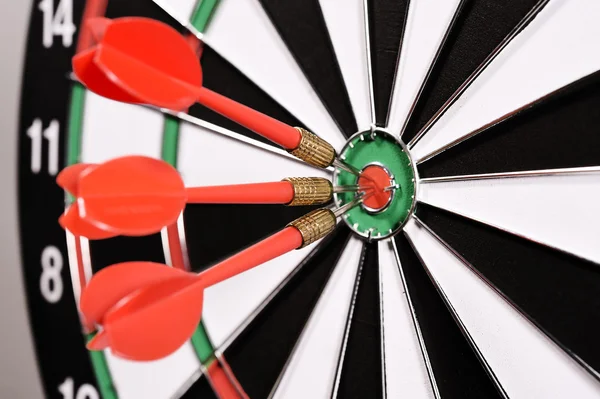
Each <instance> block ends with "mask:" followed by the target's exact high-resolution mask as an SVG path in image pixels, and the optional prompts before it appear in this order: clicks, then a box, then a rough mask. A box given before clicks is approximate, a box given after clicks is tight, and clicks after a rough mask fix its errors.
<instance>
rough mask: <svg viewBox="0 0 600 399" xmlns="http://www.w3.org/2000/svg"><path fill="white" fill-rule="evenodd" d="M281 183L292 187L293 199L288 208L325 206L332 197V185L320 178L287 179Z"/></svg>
mask: <svg viewBox="0 0 600 399" xmlns="http://www.w3.org/2000/svg"><path fill="white" fill-rule="evenodd" d="M283 181H287V182H289V183H291V184H292V187H294V199H293V200H292V202H290V203H289V204H287V205H288V206H300V205H320V204H325V203H327V202H329V200H331V197H332V196H333V185H332V184H331V182H330V181H329V180H327V179H323V178H322V177H288V178H286V179H283Z"/></svg>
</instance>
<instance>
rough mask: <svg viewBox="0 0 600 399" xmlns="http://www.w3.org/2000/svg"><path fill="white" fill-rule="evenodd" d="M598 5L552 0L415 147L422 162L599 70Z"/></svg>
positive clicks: (415, 154) (588, 1) (587, 0)
mask: <svg viewBox="0 0 600 399" xmlns="http://www.w3.org/2000/svg"><path fill="white" fill-rule="evenodd" d="M599 19H600V2H599V1H597V0H576V1H567V0H553V1H550V3H549V4H548V5H546V7H545V8H543V9H542V11H541V12H540V13H539V15H537V16H536V17H535V18H534V20H533V21H532V22H531V23H530V24H529V25H528V26H527V27H526V28H525V29H524V30H523V31H522V32H521V33H520V34H519V35H518V36H517V37H515V38H514V39H513V40H512V41H511V42H510V43H509V44H508V45H507V47H506V48H505V49H504V50H502V52H501V53H500V54H499V55H498V56H497V57H496V59H494V60H493V61H492V63H491V64H490V65H489V66H488V67H487V68H486V69H485V70H484V71H483V72H482V73H481V75H480V76H479V77H478V78H477V79H476V80H475V81H474V82H473V84H472V85H471V86H470V87H469V88H467V89H466V91H465V92H464V93H463V94H462V95H461V96H460V97H459V99H458V100H457V101H456V103H454V104H453V105H452V106H451V107H450V108H449V109H448V110H447V112H446V113H445V114H444V115H443V116H442V117H441V118H440V119H439V120H438V121H437V122H436V123H435V124H434V125H433V126H432V127H431V129H430V130H429V131H428V132H427V133H426V134H425V136H424V137H423V138H422V139H421V140H420V141H419V142H417V144H416V145H415V146H414V148H413V151H412V154H413V159H415V160H416V161H417V162H418V161H423V160H424V159H427V158H428V157H429V155H430V154H432V153H435V152H436V151H438V150H440V149H441V148H442V147H444V146H446V145H449V144H451V143H454V142H455V141H457V140H461V139H463V138H465V136H468V135H470V134H472V133H475V132H477V131H479V130H481V129H484V128H487V127H488V126H489V125H490V124H492V123H496V122H497V121H499V120H502V119H504V118H507V117H509V116H510V115H511V114H512V113H513V112H514V111H515V110H518V109H520V108H522V107H525V106H527V105H528V104H530V103H532V102H534V101H536V100H538V99H540V98H541V97H543V96H545V95H547V94H549V93H552V92H553V91H555V90H557V89H559V88H561V87H563V86H565V85H567V84H569V83H572V82H574V81H576V80H577V79H580V78H582V77H584V76H586V75H588V74H590V73H593V72H595V71H597V70H598V69H600V51H598V41H597V38H598V37H599V36H600V24H599V23H598V20H599Z"/></svg>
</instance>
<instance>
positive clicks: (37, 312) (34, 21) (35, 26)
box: [4, 1, 98, 399]
mask: <svg viewBox="0 0 600 399" xmlns="http://www.w3.org/2000/svg"><path fill="white" fill-rule="evenodd" d="M54 6H55V8H56V7H58V2H55V3H54ZM83 6H84V2H83V1H74V2H73V21H74V23H76V24H78V23H79V21H80V19H81V16H82V14H83ZM31 10H32V13H31V17H30V20H29V33H28V42H27V53H26V58H25V64H24V65H25V66H24V69H23V82H22V96H21V112H20V122H19V130H18V132H13V131H10V132H5V134H17V136H18V137H19V147H18V200H19V201H18V207H19V233H20V244H21V248H20V249H21V262H22V265H21V267H22V270H23V281H24V290H25V292H24V293H23V295H24V296H26V300H27V306H28V310H29V314H28V316H29V322H30V327H31V329H30V331H31V334H32V338H33V344H34V348H35V353H36V358H37V359H36V360H37V365H38V369H39V372H40V377H41V381H42V384H43V392H44V394H45V397H46V398H56V399H62V398H63V395H62V394H61V393H60V391H59V386H61V385H62V384H64V383H65V382H67V383H68V380H67V379H68V378H71V379H72V383H73V387H74V389H75V390H76V389H78V388H79V387H81V385H83V384H91V385H92V386H94V387H95V389H96V391H98V388H97V386H98V385H97V382H96V378H95V376H94V372H93V370H92V367H91V363H90V358H89V354H88V351H87V349H86V348H85V339H84V336H83V334H82V332H81V330H82V328H81V324H80V322H79V316H78V312H77V305H76V304H75V298H74V296H73V289H72V286H71V274H70V271H69V259H68V253H67V245H66V240H65V231H64V230H63V229H62V228H61V227H60V225H59V224H58V218H59V216H60V215H61V213H62V212H63V211H64V207H65V202H64V200H65V197H64V191H63V190H62V189H61V188H60V187H59V186H58V185H57V184H56V181H55V178H56V176H53V175H51V174H50V173H49V172H48V153H49V148H48V147H49V145H48V141H46V140H43V141H42V152H41V155H42V158H41V160H42V162H41V170H40V171H39V172H38V173H34V172H32V169H31V157H32V140H31V139H30V138H29V137H28V136H27V130H28V129H29V128H30V127H31V126H32V125H33V123H34V121H35V120H36V119H38V120H39V121H40V123H41V124H42V129H46V128H48V126H49V124H50V122H51V121H53V120H55V121H57V122H58V123H59V125H60V130H59V140H60V141H59V153H58V162H59V167H60V168H62V167H64V166H65V162H66V159H65V155H66V153H65V149H66V148H65V147H66V135H67V129H68V122H67V109H68V106H69V101H70V93H71V84H70V83H69V82H68V81H67V80H66V78H65V76H66V75H67V73H68V72H69V71H70V70H71V57H72V56H73V55H74V46H71V47H64V46H63V45H62V38H61V37H55V38H54V44H53V46H52V47H50V48H45V47H44V46H43V44H42V37H43V36H42V31H43V27H44V23H43V13H42V12H41V10H39V9H38V7H37V3H36V6H35V7H31ZM78 34H79V30H78V31H77V32H76V35H75V37H74V38H73V40H74V42H76V41H77V36H78ZM40 133H41V132H40ZM11 173H13V172H12V171H11ZM7 190H10V189H7ZM4 195H12V194H8V193H7V192H6V193H5V194H4ZM6 228H9V226H6ZM44 253H45V254H46V258H47V260H48V262H47V263H46V265H47V266H46V267H47V268H48V266H49V267H51V268H52V269H53V270H55V271H56V274H55V278H53V279H52V281H53V282H51V281H48V287H49V288H48V290H49V291H51V292H52V293H54V295H53V296H51V297H50V298H52V300H51V301H49V300H48V299H46V297H45V296H44V295H43V294H42V291H41V286H42V275H43V270H44V269H43V266H42V255H43V254H44ZM61 266H62V267H61ZM50 275H54V273H51V274H50ZM47 276H48V275H47ZM44 280H45V278H44ZM44 285H45V284H44ZM59 287H62V289H61V288H59ZM6 306H10V304H6ZM5 328H6V327H5ZM7 361H8V359H7ZM25 383H30V384H37V382H34V381H26V382H25Z"/></svg>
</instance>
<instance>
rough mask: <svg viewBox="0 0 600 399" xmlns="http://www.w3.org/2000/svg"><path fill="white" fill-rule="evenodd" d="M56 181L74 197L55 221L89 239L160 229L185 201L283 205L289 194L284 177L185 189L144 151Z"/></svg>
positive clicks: (75, 169)
mask: <svg viewBox="0 0 600 399" xmlns="http://www.w3.org/2000/svg"><path fill="white" fill-rule="evenodd" d="M56 180H57V183H58V185H59V186H60V187H62V188H64V189H65V190H67V191H68V192H69V193H71V194H72V195H74V196H75V197H76V198H77V201H76V202H74V203H73V204H72V205H71V206H70V207H69V209H68V210H67V211H66V212H65V214H64V215H63V216H61V218H60V224H61V225H62V226H63V227H64V228H66V229H68V230H70V231H71V232H73V233H74V234H76V235H81V236H84V237H87V238H89V239H103V238H109V237H114V236H116V235H131V236H141V235H147V234H153V233H156V232H159V231H160V230H161V229H162V228H163V227H164V226H166V225H169V224H172V223H175V222H176V221H177V218H178V217H179V215H180V214H181V212H182V211H183V209H184V208H185V205H186V203H197V204H211V203H218V204H288V203H290V202H291V201H292V200H293V199H294V188H293V186H292V184H291V183H290V182H287V181H281V182H268V183H253V184H239V185H225V186H209V187H187V188H186V187H185V185H184V183H183V180H182V179H181V176H180V175H179V173H178V172H177V170H176V169H175V168H173V167H172V166H171V165H169V164H168V163H167V162H164V161H162V160H158V159H154V158H150V157H144V156H126V157H120V158H115V159H113V160H110V161H107V162H105V163H103V164H100V165H90V164H76V165H73V166H69V167H67V168H65V169H64V170H63V171H61V173H59V175H58V177H57V179H56Z"/></svg>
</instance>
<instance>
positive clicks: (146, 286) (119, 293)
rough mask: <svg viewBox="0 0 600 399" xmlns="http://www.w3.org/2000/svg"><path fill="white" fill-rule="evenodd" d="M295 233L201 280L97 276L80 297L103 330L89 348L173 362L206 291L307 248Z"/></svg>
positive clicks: (142, 265)
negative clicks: (295, 250)
mask: <svg viewBox="0 0 600 399" xmlns="http://www.w3.org/2000/svg"><path fill="white" fill-rule="evenodd" d="M302 243H303V241H302V235H301V234H300V232H299V231H298V230H297V229H296V228H294V227H286V228H285V229H283V230H281V231H280V232H278V233H276V234H274V235H272V236H271V237H268V238H266V239H265V240H263V241H261V242H259V243H257V244H255V245H253V246H251V247H249V248H247V249H246V250H244V251H242V252H240V253H238V254H236V255H234V256H232V257H230V258H228V259H226V260H224V261H223V262H221V263H219V264H217V265H216V266H214V267H212V268H210V269H208V270H207V271H205V272H202V273H200V274H192V273H187V272H184V271H182V270H178V269H173V268H168V267H166V266H165V265H161V264H156V263H150V262H127V263H121V264H117V265H113V266H110V267H107V268H105V269H103V270H101V271H100V272H98V273H97V274H95V275H94V276H93V277H92V279H91V281H90V283H89V284H88V286H87V287H86V288H85V289H84V291H83V293H82V295H81V303H80V308H81V312H82V314H83V315H84V318H85V320H86V321H87V322H91V323H95V324H101V325H102V327H103V329H102V330H101V331H100V332H99V333H98V334H97V335H96V337H95V338H94V339H93V340H92V341H90V342H89V343H88V348H89V349H92V350H102V349H105V348H107V347H110V348H111V349H112V351H113V352H114V353H115V354H116V355H117V356H120V357H123V358H127V359H132V360H137V361H149V360H156V359H160V358H162V357H165V356H168V355H169V354H171V353H172V352H174V351H175V350H177V349H178V348H179V347H180V346H181V345H183V344H184V343H185V341H187V340H188V339H190V337H191V336H192V334H193V332H194V330H195V328H196V326H197V325H198V323H199V322H200V318H201V315H202V300H203V293H204V289H205V288H207V287H209V286H211V285H214V284H217V283H219V282H221V281H223V280H226V279H228V278H230V277H233V276H235V275H237V274H239V273H242V272H244V271H246V270H248V269H250V268H253V267H255V266H258V265H260V264H262V263H264V262H267V261H269V260H271V259H274V258H276V257H278V256H281V255H283V254H285V253H287V252H289V251H292V250H294V249H296V248H299V247H300V246H302Z"/></svg>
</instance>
